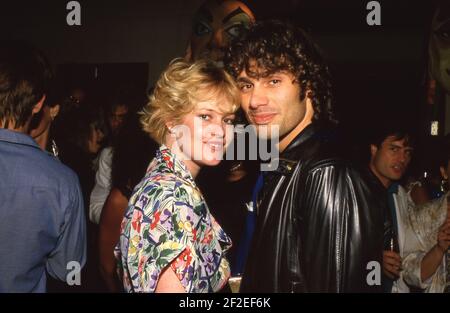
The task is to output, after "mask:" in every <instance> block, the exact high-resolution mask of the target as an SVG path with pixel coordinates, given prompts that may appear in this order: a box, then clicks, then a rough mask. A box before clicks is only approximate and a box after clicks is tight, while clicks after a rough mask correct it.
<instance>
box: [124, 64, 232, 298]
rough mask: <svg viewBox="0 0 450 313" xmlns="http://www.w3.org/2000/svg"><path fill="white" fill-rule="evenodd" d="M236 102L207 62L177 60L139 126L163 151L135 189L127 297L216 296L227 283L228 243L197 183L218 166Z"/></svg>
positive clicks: (226, 80)
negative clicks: (204, 170)
mask: <svg viewBox="0 0 450 313" xmlns="http://www.w3.org/2000/svg"><path fill="white" fill-rule="evenodd" d="M239 101H240V94H239V90H238V88H237V87H236V85H235V83H234V81H233V79H232V78H231V77H230V76H229V75H228V74H227V73H226V72H225V71H223V70H222V69H220V68H218V67H216V66H215V65H214V64H212V63H209V62H207V61H202V60H200V61H196V62H195V63H188V62H185V61H182V60H179V59H176V60H174V61H172V62H171V64H170V65H169V67H168V68H167V69H166V70H165V72H164V73H163V74H162V75H161V77H160V79H159V80H158V82H157V84H156V87H155V90H154V92H153V94H152V96H151V97H150V101H149V103H148V105H147V106H146V107H145V108H144V110H143V111H142V113H141V114H142V116H141V123H142V125H143V128H144V130H145V131H146V132H148V133H149V135H150V136H151V137H152V138H153V139H154V140H156V141H157V142H158V143H159V144H160V145H161V146H160V148H159V150H158V151H157V153H156V157H155V158H154V159H153V161H152V162H151V163H150V165H149V167H148V169H147V173H146V175H145V177H144V178H143V179H142V181H141V182H140V183H139V184H138V185H137V186H136V187H135V188H134V191H133V194H132V196H131V198H130V201H129V204H128V208H127V210H126V213H125V217H124V219H123V221H122V226H121V236H120V242H119V244H118V246H117V248H116V256H117V257H118V258H119V260H120V268H121V270H122V271H123V274H122V277H123V284H124V288H125V290H126V291H128V292H217V291H219V290H221V289H222V288H223V287H224V285H225V284H226V283H227V280H228V278H229V276H230V269H229V264H228V261H227V260H226V259H225V251H226V250H227V249H228V248H229V247H230V245H231V240H230V238H229V237H228V236H227V235H226V234H225V232H224V231H223V230H222V229H221V227H220V226H219V225H218V223H217V222H216V221H215V219H214V217H213V216H212V215H211V213H210V211H209V208H208V206H207V204H206V203H205V200H204V198H203V196H202V193H201V191H200V190H199V189H198V187H197V185H196V183H195V178H196V176H197V175H198V173H199V171H200V169H201V168H202V167H204V166H215V165H218V164H219V162H220V160H221V158H222V156H223V154H224V151H225V147H226V145H227V144H228V143H229V141H230V140H231V138H232V130H233V128H232V123H233V120H234V113H235V111H236V110H237V108H238V105H239ZM130 153H139V151H130Z"/></svg>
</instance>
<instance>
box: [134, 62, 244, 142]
mask: <svg viewBox="0 0 450 313" xmlns="http://www.w3.org/2000/svg"><path fill="white" fill-rule="evenodd" d="M209 100H214V101H216V103H217V105H218V106H220V110H222V111H224V112H229V113H234V112H235V111H236V110H237V109H238V107H239V103H240V100H241V98H240V92H239V89H238V87H237V85H236V83H235V82H234V79H233V78H232V77H231V76H230V75H229V74H228V73H227V72H225V71H224V70H223V69H221V68H219V67H217V66H216V65H215V64H214V63H212V62H210V61H206V60H198V61H196V62H187V61H185V60H183V59H174V60H173V61H171V62H170V64H169V66H168V67H167V69H166V70H165V71H164V72H163V73H162V74H161V76H160V78H159V79H158V82H157V83H156V86H155V89H154V91H153V93H152V94H151V95H150V96H149V102H148V103H147V105H146V106H145V107H144V109H143V110H142V111H141V112H140V115H141V118H140V120H141V124H142V127H143V129H144V131H145V132H147V133H149V134H150V136H151V137H152V138H153V139H154V140H155V141H157V142H158V143H160V144H161V143H163V142H164V139H165V137H166V135H167V132H168V131H169V130H168V128H167V127H166V124H167V123H168V122H172V123H175V125H178V124H179V123H180V122H181V121H182V119H183V118H184V116H186V115H187V114H188V113H190V112H192V111H193V110H194V109H195V106H196V104H197V103H198V102H201V101H209ZM223 100H226V101H223Z"/></svg>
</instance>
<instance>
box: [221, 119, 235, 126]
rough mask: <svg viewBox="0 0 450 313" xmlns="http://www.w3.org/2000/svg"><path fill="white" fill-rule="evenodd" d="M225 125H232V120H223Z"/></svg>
mask: <svg viewBox="0 0 450 313" xmlns="http://www.w3.org/2000/svg"><path fill="white" fill-rule="evenodd" d="M223 121H224V122H225V124H228V125H233V124H234V118H226V119H224V120H223Z"/></svg>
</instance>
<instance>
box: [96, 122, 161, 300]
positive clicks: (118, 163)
mask: <svg viewBox="0 0 450 313" xmlns="http://www.w3.org/2000/svg"><path fill="white" fill-rule="evenodd" d="M157 148H158V146H157V144H156V143H155V142H154V141H153V140H152V139H151V138H150V137H149V136H148V135H147V133H145V132H144V131H143V130H142V128H141V126H140V124H139V120H138V117H137V115H136V114H132V115H130V116H129V117H128V118H127V120H126V121H125V123H124V125H123V129H122V130H121V132H120V133H119V135H118V137H117V140H116V141H115V143H114V146H113V150H114V156H113V160H112V171H111V173H112V184H111V185H112V188H111V192H110V193H109V195H108V197H107V199H106V202H105V205H104V207H103V209H102V211H101V212H102V213H101V217H100V229H99V245H98V246H99V253H100V273H101V274H102V277H103V279H104V281H105V283H106V285H107V287H108V290H109V291H111V292H118V291H121V290H123V288H122V286H121V284H120V280H119V279H118V277H117V262H116V259H115V257H114V247H115V246H116V244H117V242H118V241H119V237H120V224H121V222H122V219H123V216H124V214H125V209H126V208H127V205H128V200H129V199H130V197H131V194H132V191H133V188H134V186H136V185H137V184H138V183H139V182H140V181H141V179H142V177H144V175H145V170H146V168H147V166H148V164H149V163H150V161H151V159H152V158H153V157H154V155H155V153H156V150H157ZM131 151H139V153H130V152H131Z"/></svg>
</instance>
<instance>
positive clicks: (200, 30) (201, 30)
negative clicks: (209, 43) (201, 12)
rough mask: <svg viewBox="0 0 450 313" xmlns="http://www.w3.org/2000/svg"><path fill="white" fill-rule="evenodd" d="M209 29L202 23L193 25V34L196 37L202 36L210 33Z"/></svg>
mask: <svg viewBox="0 0 450 313" xmlns="http://www.w3.org/2000/svg"><path fill="white" fill-rule="evenodd" d="M211 32H212V31H211V28H210V27H209V25H207V24H205V23H203V22H197V23H195V24H194V34H195V35H197V36H204V35H207V34H209V33H211Z"/></svg>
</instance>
